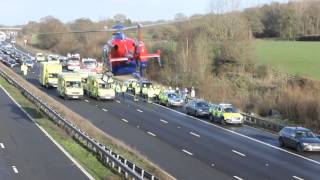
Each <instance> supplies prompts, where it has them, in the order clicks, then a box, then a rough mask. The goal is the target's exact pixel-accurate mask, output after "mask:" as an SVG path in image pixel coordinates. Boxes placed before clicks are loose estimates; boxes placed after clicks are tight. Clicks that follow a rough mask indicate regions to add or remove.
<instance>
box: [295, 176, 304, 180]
mask: <svg viewBox="0 0 320 180" xmlns="http://www.w3.org/2000/svg"><path fill="white" fill-rule="evenodd" d="M292 177H293V178H294V179H298V180H304V179H302V178H301V177H298V176H292Z"/></svg>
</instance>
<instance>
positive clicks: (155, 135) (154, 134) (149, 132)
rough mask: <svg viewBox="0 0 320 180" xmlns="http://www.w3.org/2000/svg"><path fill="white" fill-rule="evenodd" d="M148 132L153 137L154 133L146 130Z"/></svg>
mask: <svg viewBox="0 0 320 180" xmlns="http://www.w3.org/2000/svg"><path fill="white" fill-rule="evenodd" d="M148 134H150V135H151V136H153V137H155V136H156V135H155V134H153V133H152V132H148Z"/></svg>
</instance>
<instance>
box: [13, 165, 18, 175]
mask: <svg viewBox="0 0 320 180" xmlns="http://www.w3.org/2000/svg"><path fill="white" fill-rule="evenodd" d="M12 169H13V172H14V173H16V174H18V173H19V171H18V169H17V168H16V166H12Z"/></svg>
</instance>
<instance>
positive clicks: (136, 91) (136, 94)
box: [133, 84, 141, 101]
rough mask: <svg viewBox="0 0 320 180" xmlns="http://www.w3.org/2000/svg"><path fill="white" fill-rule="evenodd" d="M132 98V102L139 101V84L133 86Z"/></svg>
mask: <svg viewBox="0 0 320 180" xmlns="http://www.w3.org/2000/svg"><path fill="white" fill-rule="evenodd" d="M133 91H134V97H133V100H134V101H139V95H140V91H141V88H140V85H139V84H136V85H135V86H134V89H133Z"/></svg>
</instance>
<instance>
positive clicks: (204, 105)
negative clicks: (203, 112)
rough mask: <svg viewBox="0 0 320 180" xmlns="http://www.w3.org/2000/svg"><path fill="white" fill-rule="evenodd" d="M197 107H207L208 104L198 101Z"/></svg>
mask: <svg viewBox="0 0 320 180" xmlns="http://www.w3.org/2000/svg"><path fill="white" fill-rule="evenodd" d="M197 107H200V108H209V107H210V106H209V104H208V103H206V102H198V103H197Z"/></svg>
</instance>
